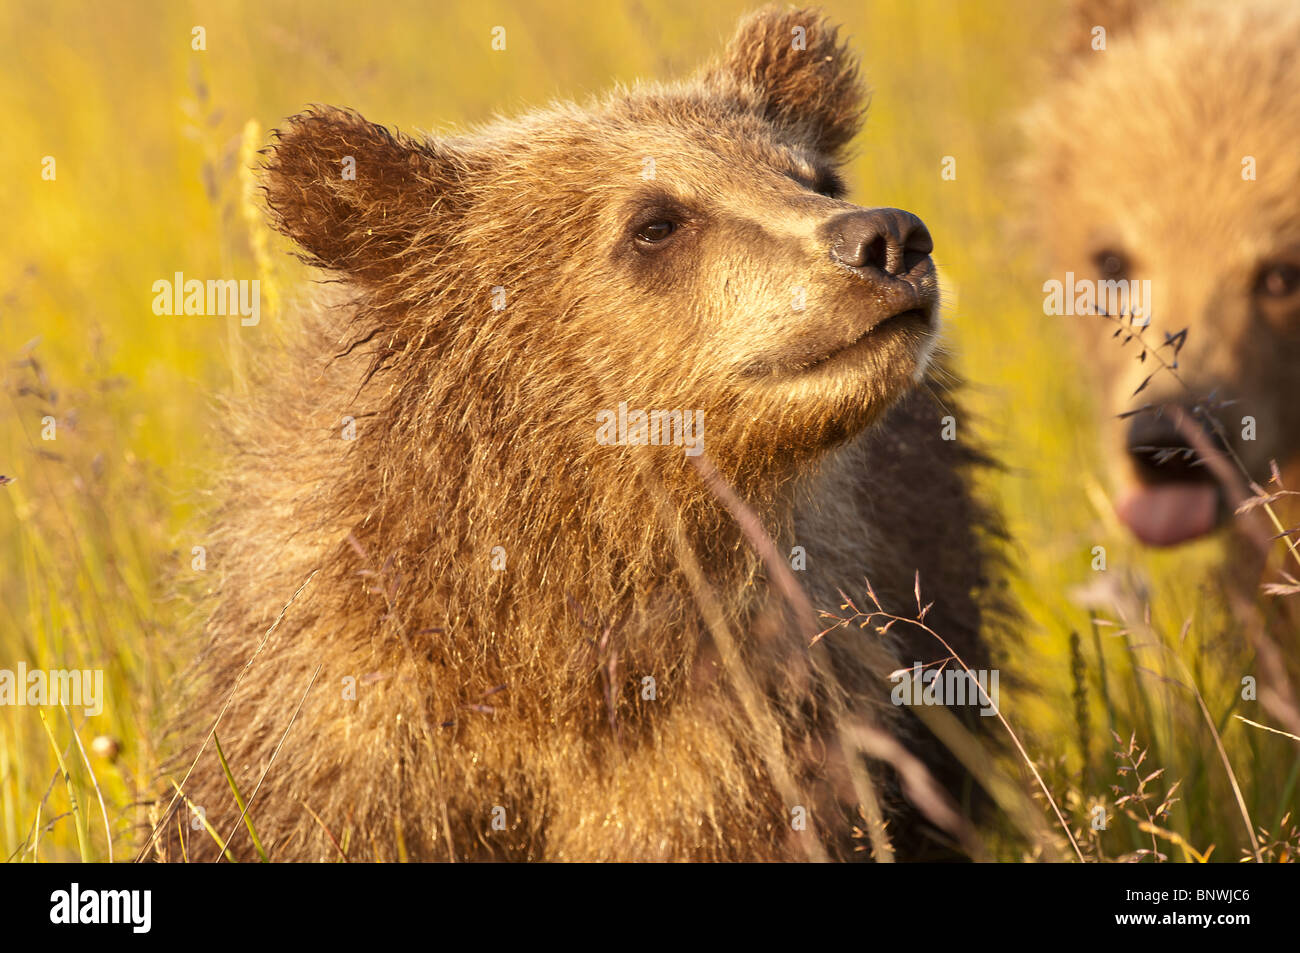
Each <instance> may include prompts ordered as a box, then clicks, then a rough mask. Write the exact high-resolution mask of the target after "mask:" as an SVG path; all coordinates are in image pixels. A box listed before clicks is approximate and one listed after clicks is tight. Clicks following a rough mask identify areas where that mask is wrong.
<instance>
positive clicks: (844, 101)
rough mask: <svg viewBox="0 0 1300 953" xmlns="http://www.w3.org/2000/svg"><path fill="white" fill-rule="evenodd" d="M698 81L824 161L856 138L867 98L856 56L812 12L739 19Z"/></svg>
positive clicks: (769, 11)
mask: <svg viewBox="0 0 1300 953" xmlns="http://www.w3.org/2000/svg"><path fill="white" fill-rule="evenodd" d="M700 81H701V82H702V83H704V85H705V86H706V87H708V88H710V90H717V89H721V90H722V91H724V92H727V93H730V94H731V95H733V96H735V97H736V98H737V99H738V100H739V101H740V103H741V105H743V106H744V107H745V108H748V109H755V110H757V111H758V112H760V113H761V114H762V115H763V116H764V117H765V118H766V119H767V120H768V121H770V122H773V123H775V124H777V125H779V126H783V127H785V128H786V129H788V130H790V131H791V132H793V133H794V135H795V137H796V138H798V139H800V140H802V141H804V142H806V143H808V145H810V146H813V147H814V148H816V149H817V150H819V151H821V152H824V153H826V154H828V155H834V154H835V153H837V152H839V151H840V150H841V149H842V148H843V147H844V146H845V145H846V144H847V143H848V142H849V140H850V139H852V138H853V137H854V136H855V135H856V134H857V131H858V129H859V128H860V127H861V126H862V121H863V119H864V118H865V117H866V112H867V103H868V100H869V98H870V97H869V94H868V92H867V88H866V86H865V84H863V83H862V81H861V80H860V79H859V77H858V60H857V57H856V56H855V55H854V54H853V53H852V52H851V51H850V50H849V48H848V45H847V44H846V43H843V42H840V40H839V37H838V31H837V29H836V28H835V27H834V26H833V25H832V24H831V23H830V21H829V20H827V19H826V17H824V16H823V15H822V14H821V13H820V12H818V11H817V10H782V9H779V8H777V7H766V8H764V9H762V10H759V11H757V12H755V13H752V14H750V15H749V16H747V17H745V19H743V20H741V21H740V25H739V26H738V27H737V28H736V34H735V36H733V37H732V38H731V42H730V43H729V44H727V50H726V52H725V53H724V54H723V56H722V59H721V60H720V61H718V62H716V63H713V64H711V65H709V66H708V67H706V68H705V69H704V70H703V71H702V73H701V74H700Z"/></svg>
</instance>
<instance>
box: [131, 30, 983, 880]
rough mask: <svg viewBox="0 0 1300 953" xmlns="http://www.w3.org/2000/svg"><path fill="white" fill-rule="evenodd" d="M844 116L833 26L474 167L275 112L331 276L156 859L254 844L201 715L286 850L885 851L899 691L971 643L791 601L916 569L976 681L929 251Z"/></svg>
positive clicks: (448, 152) (347, 119)
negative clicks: (886, 193) (882, 200)
mask: <svg viewBox="0 0 1300 953" xmlns="http://www.w3.org/2000/svg"><path fill="white" fill-rule="evenodd" d="M864 111H865V91H864V89H863V88H862V86H861V84H860V82H859V80H858V74H857V66H856V62H855V59H854V57H853V56H852V54H851V53H850V52H849V51H848V50H847V48H846V46H845V45H844V44H843V43H841V42H840V41H839V40H838V39H837V36H836V31H835V30H834V29H833V28H832V27H830V26H829V25H828V24H827V23H825V22H824V21H823V20H822V19H821V18H820V17H819V15H818V14H816V13H813V12H808V11H790V12H779V13H778V12H774V11H765V12H762V13H760V14H757V15H755V16H752V17H750V18H749V19H747V20H745V21H744V22H743V23H742V24H741V26H740V28H739V32H738V33H737V35H736V36H735V38H734V39H733V40H732V42H731V44H730V46H729V47H728V48H727V51H726V53H725V54H724V55H723V56H722V57H721V58H720V59H719V60H718V61H716V62H714V63H712V64H710V65H708V66H707V67H706V68H704V69H702V70H701V71H700V72H699V73H697V74H696V75H695V76H694V77H693V78H692V79H690V80H688V81H685V82H676V83H669V84H646V85H638V86H636V87H634V88H632V89H619V90H617V91H615V92H613V93H611V94H609V95H607V96H605V97H604V98H602V99H600V100H598V101H596V102H593V103H590V104H588V105H585V106H576V105H571V104H560V105H554V106H551V107H549V108H547V109H544V110H539V111H537V112H533V113H530V114H528V115H525V116H522V117H520V118H518V119H514V120H510V121H499V122H496V123H493V124H491V125H488V126H485V127H482V128H480V129H477V130H475V131H473V132H471V133H467V134H465V135H463V136H455V137H448V138H436V139H430V138H410V137H407V136H403V135H399V134H396V133H393V132H390V131H388V130H386V129H384V128H382V127H380V126H376V125H373V124H371V123H369V122H367V121H366V120H364V119H362V118H361V117H360V116H358V115H356V114H355V113H352V112H349V111H345V110H339V109H329V108H319V109H314V110H311V111H309V112H306V113H303V114H301V115H299V116H296V117H294V118H293V119H291V120H290V121H289V122H288V124H287V125H286V126H285V127H284V128H283V129H282V130H281V131H280V133H279V134H278V136H277V137H276V140H275V142H274V144H273V145H272V147H271V148H270V149H269V150H268V152H267V158H266V162H265V169H264V183H265V188H266V195H267V203H268V205H269V208H270V211H271V218H272V221H273V222H274V224H275V226H276V227H277V228H278V229H279V230H280V231H282V232H283V233H284V234H285V235H287V236H289V237H290V238H292V239H293V240H294V241H295V242H296V243H297V244H298V245H299V246H301V248H302V249H303V250H304V252H305V253H306V255H307V256H308V258H309V259H310V260H311V261H312V262H313V263H315V264H316V265H318V266H319V267H321V268H323V269H325V270H326V271H327V272H328V273H330V274H331V275H332V276H333V277H334V278H335V279H336V283H335V285H334V290H333V291H332V292H331V294H330V295H329V296H328V300H326V299H322V300H320V301H319V302H318V303H317V305H316V306H314V307H313V308H311V309H308V311H309V313H306V314H303V315H301V316H300V317H299V318H298V319H297V320H298V321H299V322H300V323H301V324H302V325H303V326H304V330H303V332H302V333H301V335H300V336H299V337H300V339H299V340H298V341H297V343H296V344H294V345H292V346H291V347H289V348H287V349H285V350H284V351H282V352H280V353H277V354H276V355H274V357H273V358H271V359H270V360H269V361H268V367H267V369H266V373H265V374H264V375H263V379H262V380H261V381H260V382H259V384H258V385H257V387H256V388H254V396H253V397H252V398H251V399H250V400H249V401H248V402H247V403H246V405H244V406H242V407H239V408H237V409H236V410H235V411H233V412H232V416H233V417H234V418H235V419H236V420H237V423H236V425H235V428H234V429H235V431H236V432H235V434H234V436H233V449H232V453H231V466H230V471H229V474H228V476H227V477H226V478H225V482H224V484H223V486H222V498H223V500H224V501H225V503H224V506H223V509H222V512H221V515H220V518H219V521H218V526H217V528H216V530H215V531H214V537H213V540H214V541H213V543H212V544H211V546H210V550H209V552H210V553H211V554H212V556H211V557H210V560H209V566H210V567H211V566H212V565H213V563H215V566H216V572H217V573H218V574H219V579H218V581H217V582H216V584H215V600H216V601H215V608H214V610H213V611H212V614H211V617H210V620H209V623H208V626H207V630H206V638H207V642H206V649H205V650H204V651H203V652H202V654H201V655H200V656H199V659H198V662H197V664H196V666H195V678H194V681H193V684H192V686H191V691H190V692H189V698H188V714H187V715H186V716H185V717H184V718H183V719H182V720H181V722H180V724H181V725H182V726H183V727H182V728H181V729H180V730H181V732H182V734H183V736H184V739H185V741H186V742H188V743H189V747H188V748H187V749H186V750H185V751H184V752H183V753H182V755H181V757H180V758H179V759H178V764H179V768H178V769H177V770H176V771H175V774H174V776H175V778H176V780H177V781H178V782H180V783H181V784H182V788H183V791H184V800H181V799H177V800H176V802H175V804H174V805H172V810H173V812H174V813H173V814H172V816H171V817H170V818H169V819H163V820H162V823H161V824H160V826H159V828H158V829H157V830H156V832H155V836H154V838H153V839H152V840H153V842H154V843H156V844H159V845H161V848H162V854H163V856H165V857H167V858H170V859H180V858H181V857H182V856H184V857H188V858H189V859H195V858H203V859H211V858H213V857H215V856H216V854H217V848H216V840H215V838H214V837H213V836H211V835H210V834H209V832H208V831H207V830H206V829H204V827H203V825H202V824H201V823H199V818H198V814H197V812H200V811H201V812H202V815H203V817H204V818H205V819H206V822H207V824H208V825H210V826H211V828H212V830H213V831H215V833H216V835H217V836H219V837H220V838H222V839H226V838H230V842H229V846H228V850H229V851H230V853H231V855H232V856H233V857H235V858H237V859H246V858H255V857H256V856H257V855H258V848H257V847H256V846H255V845H254V843H253V841H252V838H251V836H249V834H248V833H247V832H246V830H245V825H244V824H243V823H242V822H241V820H240V817H241V810H240V807H239V806H238V805H237V804H236V801H235V798H234V796H233V794H232V791H231V785H230V783H229V782H228V780H227V778H226V776H225V772H224V771H223V769H222V767H221V764H220V762H219V760H218V758H217V756H216V753H215V745H214V743H213V741H212V739H211V729H212V726H213V724H214V722H216V729H215V735H216V740H217V741H219V742H220V744H221V748H222V750H223V751H224V753H225V756H226V758H227V760H228V762H229V765H230V770H231V772H232V775H233V779H234V781H235V783H236V785H237V787H238V789H239V791H240V793H241V796H242V798H243V800H244V801H245V803H246V804H247V819H249V820H251V821H252V825H253V828H254V830H255V832H256V834H257V836H258V840H259V842H260V845H261V849H262V850H264V851H265V852H266V855H267V856H269V858H270V859H272V860H288V859H316V860H335V859H339V858H341V857H344V856H346V857H348V858H349V859H353V860H402V859H411V860H446V859H457V860H463V859H521V860H522V859H529V860H543V859H593V860H635V859H656V860H657V859H733V860H740V859H748V860H761V859H783V858H791V859H802V858H819V857H830V858H851V857H855V856H856V857H866V856H872V855H873V854H874V855H875V856H887V855H889V853H890V852H891V842H892V844H893V846H894V848H896V849H897V851H898V853H900V854H901V853H903V852H904V848H905V847H906V845H907V843H908V831H911V830H915V829H918V828H919V827H920V822H919V821H916V820H913V821H912V822H909V823H904V821H903V820H901V819H900V818H904V817H907V816H909V815H908V814H907V812H906V810H905V809H904V808H903V807H902V802H903V800H904V797H903V795H904V793H906V791H907V790H910V789H905V788H904V787H903V786H902V785H899V784H896V783H891V782H890V781H889V780H888V778H889V777H892V776H894V771H893V768H898V767H899V766H900V765H910V766H911V767H912V768H913V769H914V768H915V767H916V764H915V761H914V760H913V761H908V760H907V759H909V758H912V757H913V756H912V755H910V754H906V753H904V754H899V753H898V746H897V745H892V746H891V745H890V744H888V743H886V744H881V743H880V739H881V738H884V739H886V740H888V739H889V738H890V737H891V736H892V737H893V738H896V739H899V740H901V741H902V742H903V745H904V746H911V748H912V749H913V750H917V751H918V752H919V754H920V756H921V757H923V758H925V757H929V754H928V753H927V751H928V749H927V748H926V746H925V745H923V744H921V743H919V742H917V741H916V740H915V738H916V737H918V736H919V733H918V732H917V731H914V730H911V729H909V728H908V727H907V722H908V716H906V715H905V714H904V709H903V707H901V706H897V705H894V704H892V703H891V699H890V694H891V688H892V686H893V683H892V682H891V681H890V678H889V675H890V673H891V672H893V671H894V670H896V669H899V668H901V667H910V666H911V665H912V664H913V662H914V661H918V660H919V661H922V662H932V661H935V660H941V659H944V658H947V657H948V652H947V651H946V650H945V649H944V648H943V647H942V646H941V645H939V644H937V642H936V640H935V639H934V638H933V637H932V636H930V635H928V634H925V633H922V632H921V630H920V629H919V628H917V627H916V626H914V625H911V624H910V623H900V624H898V625H896V626H893V627H892V628H890V629H888V631H886V632H884V633H881V632H880V631H878V629H879V628H885V626H884V624H883V620H878V622H879V624H878V625H868V626H866V627H860V626H859V625H858V624H857V623H856V622H855V623H854V624H853V625H850V626H841V627H838V628H834V629H833V631H830V632H828V633H827V634H825V635H824V636H823V637H822V638H820V639H817V638H816V636H817V634H818V631H817V630H818V629H819V628H827V627H830V626H831V622H830V621H828V620H826V619H821V620H817V619H815V618H814V619H813V620H812V621H811V623H810V622H809V619H808V618H807V614H800V613H799V612H797V611H796V610H795V609H792V608H790V606H791V605H795V606H797V605H798V604H799V598H798V597H797V596H796V595H791V594H789V591H790V590H791V589H793V588H795V587H789V586H787V587H786V588H785V589H782V588H781V587H780V586H779V585H777V583H778V582H779V580H780V579H786V580H787V581H788V580H789V579H790V578H794V579H796V580H797V581H798V582H799V583H801V586H800V587H797V588H800V589H802V590H803V591H804V592H806V593H807V598H808V602H810V603H811V605H812V606H813V607H815V608H816V609H819V610H830V611H834V612H836V613H837V614H840V615H848V614H850V613H851V610H846V611H843V612H841V611H840V607H841V606H842V605H843V604H844V603H845V601H846V600H845V596H847V597H848V598H850V599H852V600H853V602H854V604H855V605H856V606H857V607H858V608H860V609H862V608H870V607H872V605H873V603H872V601H871V599H872V597H871V596H870V595H869V590H868V584H867V580H868V579H869V580H870V583H871V586H872V587H873V589H874V592H875V594H876V596H878V597H879V599H880V600H881V602H882V603H883V604H884V606H885V608H887V609H890V610H891V611H893V612H895V613H898V614H903V615H907V616H909V617H915V616H916V615H917V596H916V594H915V593H914V587H915V585H916V577H917V574H918V573H919V578H920V599H921V600H922V602H923V603H929V602H931V601H932V602H933V606H932V607H931V608H930V610H929V612H928V614H926V616H925V624H926V625H927V626H930V627H932V628H933V629H934V630H935V631H936V632H937V633H939V634H940V635H942V636H943V637H944V639H945V640H946V641H947V642H948V643H949V644H950V645H951V646H952V647H953V649H954V650H955V651H956V652H957V653H958V654H959V655H961V657H962V658H963V659H964V660H965V661H966V662H967V663H969V664H971V665H972V666H976V665H978V664H979V663H980V662H981V660H982V658H983V653H982V650H981V647H980V640H979V629H980V617H981V611H982V603H983V594H984V593H985V592H987V591H988V588H989V587H987V586H986V584H985V579H984V576H985V567H986V565H987V561H986V559H985V557H984V556H983V555H982V553H983V550H984V548H985V543H986V540H987V539H988V537H989V534H988V533H987V532H986V525H987V524H986V521H985V519H984V517H983V515H982V513H981V511H980V510H979V509H978V508H977V507H976V506H975V505H974V504H973V503H972V501H971V497H970V495H969V493H968V489H967V480H968V472H967V471H968V470H969V468H970V466H971V465H972V464H973V462H974V461H975V454H974V453H973V452H972V451H971V450H970V449H968V448H967V447H966V446H965V445H964V444H963V442H962V441H961V440H957V439H953V435H954V426H955V422H954V421H953V420H952V419H951V416H950V415H951V414H952V413H953V411H952V410H951V407H950V406H949V405H948V404H947V403H945V402H943V401H941V400H940V399H938V398H937V397H936V394H939V393H942V392H943V390H944V387H943V382H944V381H946V380H951V377H950V375H947V374H946V373H945V372H943V371H942V370H941V369H940V368H939V367H938V365H937V363H936V357H935V352H936V337H937V335H938V333H939V328H938V326H937V314H936V311H937V307H936V306H937V301H938V290H937V282H936V276H935V266H934V264H933V261H932V260H931V257H930V253H931V239H930V236H929V234H928V233H927V231H926V228H925V226H924V225H923V224H922V223H921V222H920V221H919V220H918V219H917V218H916V217H915V216H913V215H911V214H909V213H907V212H904V211H899V210H897V209H891V208H863V207H859V206H856V205H853V204H850V203H849V202H847V201H845V200H844V199H843V197H842V196H843V192H844V185H843V183H842V181H841V179H840V178H839V176H838V175H837V172H836V166H837V164H838V163H839V162H841V161H842V158H843V154H844V149H845V147H846V146H847V144H848V143H849V141H850V140H851V139H852V138H853V136H854V135H855V133H856V132H857V130H858V128H859V124H860V122H861V120H862V118H863V114H864ZM295 333H296V332H295ZM961 429H962V428H961V427H955V432H956V433H957V434H958V435H960V433H961ZM733 496H734V498H736V499H739V500H741V501H743V506H737V505H735V503H734V500H733V499H732V497H733ZM754 517H756V518H757V519H756V520H754V519H753V518H754ZM754 522H757V523H759V524H761V526H762V528H763V530H764V531H765V532H766V534H767V536H768V537H770V539H771V540H774V541H775V543H776V546H777V548H778V549H779V551H780V561H779V563H778V562H777V561H775V560H771V559H769V560H767V561H764V559H762V558H761V557H760V555H759V554H758V552H757V549H759V548H762V541H763V537H762V536H761V535H760V534H757V533H755V532H754V531H753V526H752V524H753V523H754ZM742 524H743V526H748V527H749V529H746V528H743V526H742ZM805 607H806V604H805ZM956 664H957V663H955V662H950V663H949V665H950V666H956ZM918 694H919V692H918ZM971 695H972V701H974V695H975V693H974V692H973V691H972V693H971ZM966 710H967V711H973V710H974V709H973V707H970V706H968V708H967V709H966ZM218 716H220V717H219V720H218ZM976 720H977V721H978V719H976ZM872 745H874V746H875V748H874V754H875V756H876V757H880V758H883V762H873V763H872V764H871V765H868V762H867V758H866V756H865V755H864V754H863V752H864V751H866V750H868V749H871V748H872ZM882 751H883V752H886V753H885V754H883V755H882V754H881V753H880V752H882ZM195 758H197V762H196V763H195V766H194V768H193V770H192V772H190V773H189V774H188V777H187V778H186V771H187V770H189V768H190V764H191V762H192V761H193V760H194V759H195ZM932 761H933V763H935V764H937V765H939V766H942V765H943V763H944V761H943V759H942V758H934V759H932ZM884 762H890V763H891V765H892V767H891V768H890V769H889V770H878V769H879V768H880V766H881V764H882V763H884ZM868 767H870V770H871V772H872V773H870V774H869V773H868V770H867V769H868ZM939 773H940V774H941V773H942V771H940V772H939ZM873 777H874V778H875V780H876V781H880V782H882V783H881V784H880V785H879V786H878V787H875V786H873V784H872V783H871V779H872V778H873ZM182 779H184V780H182ZM877 794H878V795H879V796H878V798H877ZM932 799H933V798H932ZM900 811H901V812H902V813H897V812H900ZM927 816H932V815H927ZM864 818H874V819H875V820H876V823H875V824H869V823H868V822H867V821H865V820H864ZM881 818H884V822H883V823H881ZM868 828H870V830H869V831H868V830H867V829H868ZM864 831H866V833H865V834H864ZM868 834H869V835H870V836H867V835H868ZM236 835H237V836H236Z"/></svg>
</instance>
